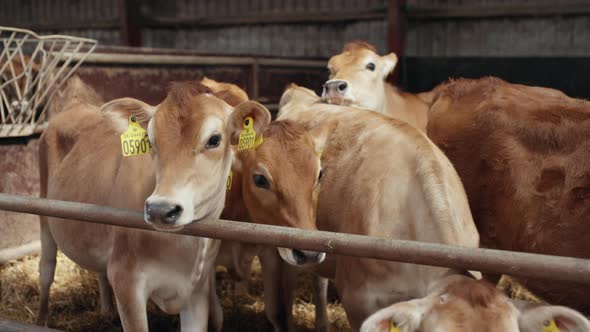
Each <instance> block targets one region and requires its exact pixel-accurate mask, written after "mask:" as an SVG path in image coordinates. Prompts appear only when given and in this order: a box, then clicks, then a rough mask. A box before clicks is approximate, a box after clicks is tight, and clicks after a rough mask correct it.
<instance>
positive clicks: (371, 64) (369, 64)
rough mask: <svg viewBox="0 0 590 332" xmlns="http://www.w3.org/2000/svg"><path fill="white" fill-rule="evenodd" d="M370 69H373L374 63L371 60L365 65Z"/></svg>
mask: <svg viewBox="0 0 590 332" xmlns="http://www.w3.org/2000/svg"><path fill="white" fill-rule="evenodd" d="M365 68H367V69H368V70H370V71H375V64H374V63H372V62H369V63H367V66H366V67H365Z"/></svg>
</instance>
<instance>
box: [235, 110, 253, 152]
mask: <svg viewBox="0 0 590 332" xmlns="http://www.w3.org/2000/svg"><path fill="white" fill-rule="evenodd" d="M255 144H256V131H254V119H252V118H251V117H249V116H248V117H246V119H244V130H242V132H241V133H240V138H239V140H238V151H240V150H246V149H248V150H249V149H251V148H253V147H254V146H255Z"/></svg>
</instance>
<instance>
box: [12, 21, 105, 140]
mask: <svg viewBox="0 0 590 332" xmlns="http://www.w3.org/2000/svg"><path fill="white" fill-rule="evenodd" d="M97 44H98V42H97V41H96V40H94V39H87V38H79V37H72V36H64V35H48V36H39V35H37V34H36V33H34V32H32V31H30V30H25V29H17V28H9V27H3V26H0V137H19V136H21V137H22V136H30V135H32V134H34V133H36V132H38V131H39V130H40V129H42V128H43V126H44V124H45V123H46V121H47V119H46V118H47V116H46V112H47V108H48V105H49V103H50V101H51V98H52V97H53V96H54V95H55V93H56V92H57V91H59V89H60V87H61V86H62V84H63V83H65V82H66V81H67V79H68V78H69V77H70V76H71V75H72V73H74V71H75V70H76V69H77V68H78V67H79V66H80V65H81V64H82V62H84V60H85V59H86V58H87V57H88V55H90V53H92V52H93V51H94V49H95V48H96V45H97Z"/></svg>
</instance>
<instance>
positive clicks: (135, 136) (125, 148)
mask: <svg viewBox="0 0 590 332" xmlns="http://www.w3.org/2000/svg"><path fill="white" fill-rule="evenodd" d="M121 150H122V152H123V156H125V157H130V156H140V155H142V154H148V153H150V140H149V138H148V135H147V132H146V130H145V129H143V128H142V127H141V126H140V125H139V123H137V118H136V117H135V115H132V116H130V117H129V126H128V127H127V130H125V132H124V133H123V134H121Z"/></svg>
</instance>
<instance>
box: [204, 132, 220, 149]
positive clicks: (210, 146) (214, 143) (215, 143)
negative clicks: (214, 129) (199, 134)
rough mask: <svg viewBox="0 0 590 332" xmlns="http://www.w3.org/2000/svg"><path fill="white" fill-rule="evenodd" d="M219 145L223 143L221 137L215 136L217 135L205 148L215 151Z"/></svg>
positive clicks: (212, 137) (210, 139)
mask: <svg viewBox="0 0 590 332" xmlns="http://www.w3.org/2000/svg"><path fill="white" fill-rule="evenodd" d="M219 143H221V135H219V134H215V135H213V136H211V137H209V140H208V141H207V145H206V146H205V147H206V148H207V149H213V148H216V147H218V146H219Z"/></svg>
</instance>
